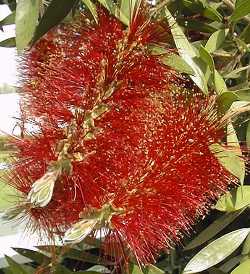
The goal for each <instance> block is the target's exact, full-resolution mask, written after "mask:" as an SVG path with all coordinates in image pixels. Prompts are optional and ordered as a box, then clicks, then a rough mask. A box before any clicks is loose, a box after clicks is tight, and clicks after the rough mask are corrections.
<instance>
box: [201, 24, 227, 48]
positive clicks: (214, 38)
mask: <svg viewBox="0 0 250 274" xmlns="http://www.w3.org/2000/svg"><path fill="white" fill-rule="evenodd" d="M228 31H229V29H221V30H217V31H216V32H214V33H213V34H212V35H211V36H210V37H209V39H208V41H207V43H206V45H205V48H206V50H207V51H208V52H209V53H213V52H214V51H216V50H217V49H219V48H220V46H221V45H222V44H223V42H224V41H225V38H226V36H227V34H228Z"/></svg>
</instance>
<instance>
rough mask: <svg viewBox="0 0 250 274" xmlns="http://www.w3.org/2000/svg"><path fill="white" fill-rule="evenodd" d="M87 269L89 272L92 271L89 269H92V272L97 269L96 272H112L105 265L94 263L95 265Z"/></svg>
mask: <svg viewBox="0 0 250 274" xmlns="http://www.w3.org/2000/svg"><path fill="white" fill-rule="evenodd" d="M87 271H88V272H87V273H90V272H89V271H91V272H94V271H95V273H110V270H109V269H108V268H107V267H105V266H103V265H94V266H92V267H90V268H88V269H87ZM84 273H85V272H84Z"/></svg>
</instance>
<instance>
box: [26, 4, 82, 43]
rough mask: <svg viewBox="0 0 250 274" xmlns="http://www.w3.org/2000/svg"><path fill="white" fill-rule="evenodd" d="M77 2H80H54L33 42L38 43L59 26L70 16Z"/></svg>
mask: <svg viewBox="0 0 250 274" xmlns="http://www.w3.org/2000/svg"><path fill="white" fill-rule="evenodd" d="M23 1H25V0H23ZM77 2H78V0H70V1H69V0H52V1H51V2H50V5H49V6H48V8H47V9H46V11H45V13H44V14H43V17H42V18H41V21H40V22H39V24H38V26H37V28H36V31H35V34H34V38H33V40H32V42H33V43H34V42H36V41H37V40H38V39H39V38H40V37H42V36H43V35H44V34H45V33H47V32H48V31H49V30H50V29H51V28H52V27H54V26H56V25H57V24H59V23H60V22H61V21H62V20H63V19H64V17H66V16H67V15H68V13H69V12H70V11H71V9H72V8H73V7H74V6H75V5H76V3H77Z"/></svg>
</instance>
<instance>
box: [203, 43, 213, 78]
mask: <svg viewBox="0 0 250 274" xmlns="http://www.w3.org/2000/svg"><path fill="white" fill-rule="evenodd" d="M199 53H200V57H201V59H202V60H203V61H204V62H205V63H206V64H207V65H208V66H209V69H210V71H211V73H212V74H213V73H214V69H215V68H214V59H213V57H212V56H211V55H210V53H209V52H208V51H207V50H206V49H205V48H204V47H203V46H202V45H201V46H200V48H199Z"/></svg>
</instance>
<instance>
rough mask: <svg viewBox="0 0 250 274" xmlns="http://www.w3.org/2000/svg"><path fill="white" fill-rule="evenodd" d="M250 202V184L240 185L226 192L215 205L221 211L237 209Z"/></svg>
mask: <svg viewBox="0 0 250 274" xmlns="http://www.w3.org/2000/svg"><path fill="white" fill-rule="evenodd" d="M249 204H250V186H240V187H238V188H236V189H233V190H231V191H230V192H228V193H226V194H224V195H223V196H222V197H221V198H220V199H219V200H218V202H217V204H216V205H215V208H216V209H217V210H220V211H227V212H230V211H236V210H239V209H242V208H244V207H246V206H248V205H249Z"/></svg>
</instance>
